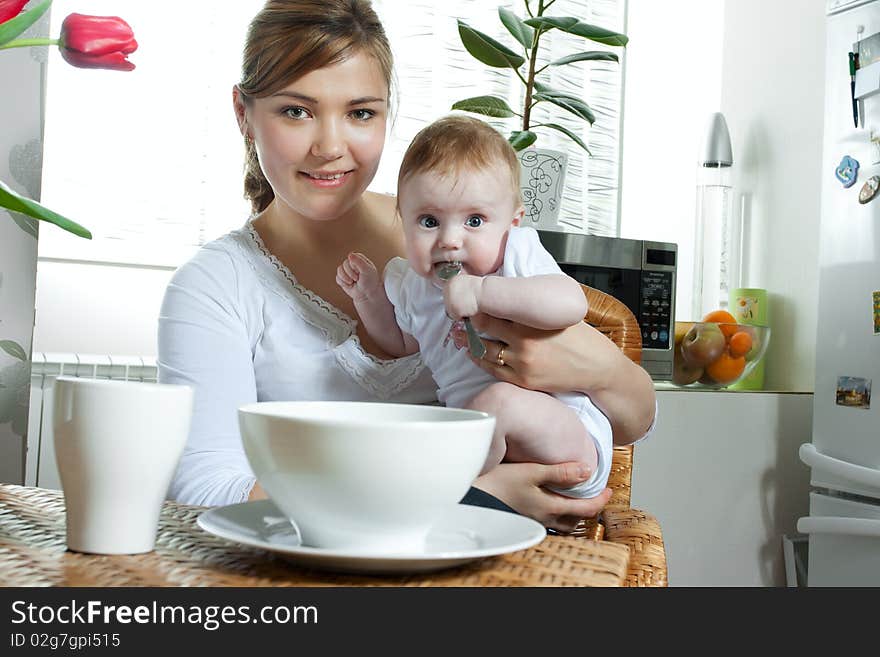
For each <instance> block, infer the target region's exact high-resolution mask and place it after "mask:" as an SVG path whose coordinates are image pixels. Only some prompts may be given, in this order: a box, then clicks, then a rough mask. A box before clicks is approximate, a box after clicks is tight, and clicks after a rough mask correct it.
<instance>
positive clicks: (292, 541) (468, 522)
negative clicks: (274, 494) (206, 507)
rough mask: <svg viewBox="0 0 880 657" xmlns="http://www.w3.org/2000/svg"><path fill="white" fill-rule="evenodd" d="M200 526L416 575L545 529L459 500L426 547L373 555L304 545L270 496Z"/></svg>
mask: <svg viewBox="0 0 880 657" xmlns="http://www.w3.org/2000/svg"><path fill="white" fill-rule="evenodd" d="M198 524H199V527H201V528H202V529H204V530H205V531H206V532H209V533H211V534H214V535H216V536H219V537H221V538H225V539H228V540H230V541H235V542H237V543H242V544H244V545H249V546H251V547H257V548H262V549H264V550H271V551H272V552H276V553H278V554H280V555H281V556H283V557H284V558H286V559H289V560H291V561H294V562H296V563H297V564H300V565H303V566H309V567H314V568H324V569H328V570H337V571H345V572H357V573H412V572H426V571H430V570H440V569H442V568H450V567H452V566H458V565H460V564H463V563H467V562H469V561H475V560H476V559H481V558H483V557H492V556H496V555H499V554H506V553H508V552H515V551H517V550H524V549H526V548H530V547H532V546H533V545H537V544H538V543H540V542H541V541H542V540H544V537H545V536H546V535H547V533H546V531H545V529H544V527H543V526H542V525H541V524H540V523H538V522H536V521H534V520H532V519H531V518H526V517H524V516H518V515H516V514H513V513H507V512H505V511H496V510H494V509H486V508H483V507H478V506H471V505H468V504H459V505H457V506H456V507H455V508H454V509H452V511H450V512H449V513H447V514H446V515H444V516H443V517H441V518H440V520H438V521H437V523H436V524H435V525H434V527H433V528H432V529H431V531H430V532H429V533H428V537H427V541H426V545H425V549H424V550H423V551H420V552H416V553H401V554H371V553H369V552H354V551H351V550H333V549H328V548H317V547H309V546H307V545H302V544H301V543H300V538H299V535H298V534H297V532H296V530H295V529H294V528H293V526H292V525H291V524H290V521H289V520H287V518H286V517H285V516H284V515H283V514H282V513H281V511H279V510H278V507H276V506H275V505H274V504H273V503H272V502H271V501H270V500H259V501H256V502H246V503H244V504H233V505H230V506H222V507H218V508H216V509H211V510H210V511H205V512H204V513H202V514H201V515H200V516H199V518H198Z"/></svg>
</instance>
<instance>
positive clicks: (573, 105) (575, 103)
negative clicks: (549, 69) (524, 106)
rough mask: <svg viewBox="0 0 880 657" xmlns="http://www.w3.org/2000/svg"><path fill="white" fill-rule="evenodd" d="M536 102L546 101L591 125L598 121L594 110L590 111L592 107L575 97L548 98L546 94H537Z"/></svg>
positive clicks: (535, 96)
mask: <svg viewBox="0 0 880 657" xmlns="http://www.w3.org/2000/svg"><path fill="white" fill-rule="evenodd" d="M532 98H534V99H535V100H544V101H547V102H548V103H553V104H554V105H556V106H557V107H561V108H562V109H564V110H568V111H569V112H571V113H572V114H574V115H575V116H579V117H581V118H582V119H583V120H584V121H587V122H588V123H589V124H590V125H593V123H594V122H595V120H596V116H595V115H594V114H593V110H591V109H590V106H589V105H587V104H586V103H585V102H584V101H582V100H578V99H576V98H574V97H564V96H548V95H546V94H535V95H534V96H532Z"/></svg>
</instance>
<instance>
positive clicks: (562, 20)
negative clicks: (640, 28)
mask: <svg viewBox="0 0 880 657" xmlns="http://www.w3.org/2000/svg"><path fill="white" fill-rule="evenodd" d="M524 22H525V24H526V25H529V26H531V27H535V28H541V29H542V30H545V31H546V30H552V29H553V28H556V29H558V30H562V31H563V32H568V33H569V34H574V35H575V36H579V37H583V38H584V39H589V40H590V41H595V42H596V43H604V44H605V45H606V46H626V44H627V43H628V42H629V38H628V37H627V36H626V35H625V34H620V33H619V32H612V31H611V30H606V29H605V28H604V27H598V26H596V25H590V24H588V23H581V22H580V21H579V20H578V19H577V18H572V17H570V16H558V17H557V16H539V17H537V18H530V19H528V20H527V21H524Z"/></svg>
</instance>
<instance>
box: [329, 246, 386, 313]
mask: <svg viewBox="0 0 880 657" xmlns="http://www.w3.org/2000/svg"><path fill="white" fill-rule="evenodd" d="M336 282H337V283H338V284H339V287H341V288H342V289H343V290H344V291H345V293H346V294H347V295H348V296H350V297H351V298H352V299H354V300H355V301H356V302H357V301H366V300H368V299H370V298H373V297H375V295H376V293H377V292H381V290H382V281H380V280H379V272H378V270H377V269H376V265H374V264H373V263H372V261H371V260H370V259H369V258H368V257H367V256H365V255H364V254H363V253H349V254H348V257H347V258H346V259H345V260H343V261H342V264H341V265H339V267H337V269H336Z"/></svg>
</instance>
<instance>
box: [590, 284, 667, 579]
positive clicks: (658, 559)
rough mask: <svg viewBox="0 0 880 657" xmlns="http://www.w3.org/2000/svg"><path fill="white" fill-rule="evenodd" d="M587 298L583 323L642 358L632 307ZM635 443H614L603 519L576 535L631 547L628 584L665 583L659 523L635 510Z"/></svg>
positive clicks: (600, 295) (606, 297)
mask: <svg viewBox="0 0 880 657" xmlns="http://www.w3.org/2000/svg"><path fill="white" fill-rule="evenodd" d="M581 289H582V290H583V292H584V296H585V297H586V298H587V305H588V310H587V315H586V317H584V321H585V322H587V323H588V324H590V325H592V326H594V327H595V328H596V329H597V330H598V331H599V332H601V333H602V334H604V335H605V336H606V337H608V338H609V339H610V340H611V341H612V342H614V344H616V345H617V346H618V347H619V348H620V350H621V351H623V353H624V355H626V356H627V357H628V358H629V359H630V360H632V361H633V362H634V363H639V364H641V362H642V334H641V331H640V329H639V324H638V321H637V320H636V317H635V315H633V313H632V311H631V310H630V309H629V308H628V307H627V306H626V304H624V303H623V302H622V301H620V300H618V299H616V298H615V297H613V296H611V295H610V294H607V293H605V292H602V291H601V290H596V289H594V288H591V287H588V286H586V285H581ZM632 470H633V447H632V446H628V447H615V448H614V454H613V456H612V461H611V473H610V474H609V476H608V487H609V488H610V489H611V499H610V500H609V502H608V504H607V505H606V507H605V509H604V511H603V512H602V516H601V518H600V519H598V520H597V519H594V518H585V519H584V520H582V521H581V522H580V523H578V526H577V528H576V529H575V531H574V532H573V535H574V536H576V537H579V538H586V539H591V540H594V541H603V540H604V541H606V542H607V541H611V542H614V543H622V544H624V545H627V546H629V548H630V550H631V555H630V563H629V571H628V573H627V577H626V586H666V585H667V573H666V550H665V547H664V545H663V533H662V531H661V529H660V523H658V522H657V520H656V519H655V518H654V517H653V516H651V515H649V514H647V513H645V512H643V511H638V510H635V509H630V496H631V491H632Z"/></svg>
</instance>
